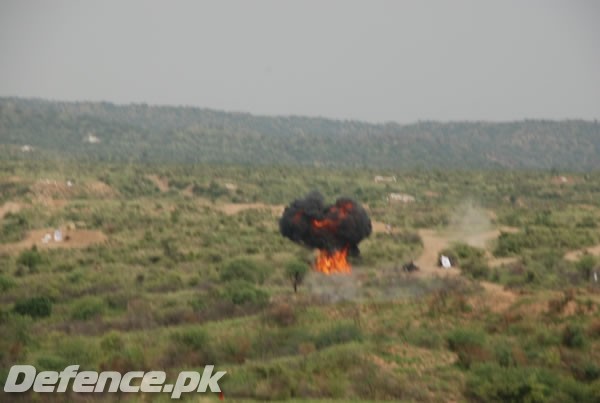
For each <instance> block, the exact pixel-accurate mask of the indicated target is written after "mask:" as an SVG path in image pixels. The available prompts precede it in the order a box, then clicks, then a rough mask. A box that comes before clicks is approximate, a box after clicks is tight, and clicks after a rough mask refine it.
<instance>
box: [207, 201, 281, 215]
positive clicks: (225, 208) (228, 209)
mask: <svg viewBox="0 0 600 403" xmlns="http://www.w3.org/2000/svg"><path fill="white" fill-rule="evenodd" d="M217 208H218V209H219V210H221V211H222V212H223V213H225V214H227V215H234V214H237V213H239V212H241V211H244V210H250V209H268V210H271V211H272V212H273V215H281V214H283V209H284V206H283V205H272V204H264V203H227V204H221V205H218V206H217Z"/></svg>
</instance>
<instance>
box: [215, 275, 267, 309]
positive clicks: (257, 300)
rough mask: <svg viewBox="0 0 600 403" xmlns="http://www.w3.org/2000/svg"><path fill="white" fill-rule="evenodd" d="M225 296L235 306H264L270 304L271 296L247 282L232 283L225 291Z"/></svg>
mask: <svg viewBox="0 0 600 403" xmlns="http://www.w3.org/2000/svg"><path fill="white" fill-rule="evenodd" d="M225 295H226V296H227V298H228V299H229V300H230V301H231V302H233V303H234V304H235V305H245V304H253V305H258V306H264V305H266V304H267V302H269V294H268V293H267V292H266V291H263V290H261V289H259V288H258V287H256V286H255V285H253V284H251V283H249V282H247V281H242V280H238V281H232V282H231V283H229V285H228V286H227V287H226V289H225Z"/></svg>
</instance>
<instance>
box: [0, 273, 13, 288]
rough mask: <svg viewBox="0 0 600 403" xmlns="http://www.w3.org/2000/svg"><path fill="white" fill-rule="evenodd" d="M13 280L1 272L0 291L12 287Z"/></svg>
mask: <svg viewBox="0 0 600 403" xmlns="http://www.w3.org/2000/svg"><path fill="white" fill-rule="evenodd" d="M15 284H16V283H15V280H13V279H12V278H10V277H8V276H5V275H3V274H0V292H5V291H8V290H10V289H11V288H13V287H14V286H15Z"/></svg>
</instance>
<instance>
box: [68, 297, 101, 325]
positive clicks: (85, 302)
mask: <svg viewBox="0 0 600 403" xmlns="http://www.w3.org/2000/svg"><path fill="white" fill-rule="evenodd" d="M104 308H105V305H104V301H103V300H102V299H101V298H99V297H87V298H84V299H81V300H79V301H77V302H76V303H75V304H74V305H73V308H72V310H71V318H72V319H75V320H88V319H91V318H93V317H95V316H98V315H100V314H102V312H104Z"/></svg>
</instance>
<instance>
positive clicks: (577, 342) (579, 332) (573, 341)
mask: <svg viewBox="0 0 600 403" xmlns="http://www.w3.org/2000/svg"><path fill="white" fill-rule="evenodd" d="M562 344H563V345H564V346H566V347H571V348H581V347H583V345H584V344H585V335H584V332H583V329H582V328H581V326H578V325H573V324H568V325H567V326H565V329H564V330H563V333H562Z"/></svg>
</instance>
